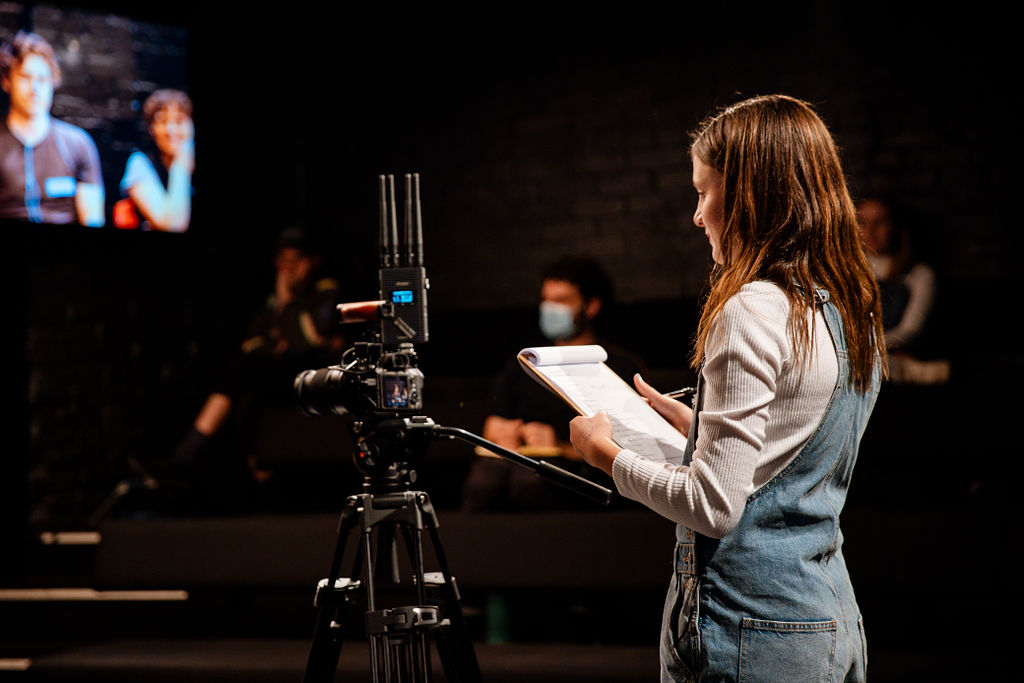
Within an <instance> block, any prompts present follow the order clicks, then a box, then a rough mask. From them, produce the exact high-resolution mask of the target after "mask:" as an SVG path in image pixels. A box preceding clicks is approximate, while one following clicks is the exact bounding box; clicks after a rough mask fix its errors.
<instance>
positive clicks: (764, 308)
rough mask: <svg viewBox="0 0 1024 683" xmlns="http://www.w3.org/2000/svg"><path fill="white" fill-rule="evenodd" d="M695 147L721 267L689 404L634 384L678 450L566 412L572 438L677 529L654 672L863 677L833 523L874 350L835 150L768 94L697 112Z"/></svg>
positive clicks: (873, 298)
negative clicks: (636, 446)
mask: <svg viewBox="0 0 1024 683" xmlns="http://www.w3.org/2000/svg"><path fill="white" fill-rule="evenodd" d="M690 153H691V160H692V163H693V184H694V187H695V188H696V190H697V197H698V199H697V209H696V211H695V213H694V216H693V222H694V224H696V226H697V227H698V229H701V230H703V232H704V234H705V236H706V237H707V239H708V242H709V243H710V246H711V253H712V259H713V261H714V264H715V265H714V267H713V271H712V279H711V287H710V291H709V294H708V298H707V300H706V303H705V304H704V308H703V311H702V314H701V319H700V323H699V325H698V329H697V335H696V339H695V344H694V349H693V356H692V364H693V367H694V369H695V370H696V371H698V373H699V383H698V391H697V395H696V397H695V399H694V404H693V406H692V408H691V407H690V406H688V405H684V404H682V403H679V402H677V401H675V400H672V399H670V398H669V397H667V396H664V395H662V394H661V393H659V392H658V391H656V390H655V389H653V388H652V387H651V386H649V385H648V384H646V383H645V382H644V381H643V380H642V378H639V377H637V378H636V386H637V390H638V391H639V392H640V394H641V395H643V396H644V397H646V398H647V399H648V400H649V401H650V403H651V405H652V406H653V407H654V408H655V409H656V410H657V411H658V412H659V413H661V415H662V416H664V417H665V418H666V419H667V420H668V421H669V422H670V423H671V424H672V425H674V426H675V427H676V428H677V429H679V430H680V431H682V432H683V433H684V434H687V435H688V443H687V449H686V452H685V454H684V456H683V458H682V462H680V463H663V462H655V461H653V460H650V459H647V458H645V457H644V454H643V453H634V452H632V451H630V450H628V449H623V448H620V447H619V446H618V445H617V444H616V443H615V441H614V440H613V439H614V433H613V429H612V426H611V423H610V421H609V420H608V417H607V416H606V415H604V414H598V415H597V416H595V417H592V418H586V417H578V418H575V419H574V420H573V421H572V422H571V423H570V429H571V438H572V443H573V445H574V446H576V448H577V449H578V450H579V451H580V453H581V454H582V455H583V457H584V458H585V459H586V460H587V462H589V463H591V464H592V465H594V466H596V467H599V468H601V469H603V470H604V471H605V472H607V473H609V474H611V475H612V477H613V478H614V480H615V485H616V487H617V488H618V490H619V492H620V493H621V494H622V495H624V496H626V497H627V498H631V499H633V500H636V501H639V502H641V503H643V504H644V505H646V506H647V507H649V508H651V509H652V510H654V511H656V512H658V513H659V514H661V515H663V516H665V517H667V518H669V519H671V520H672V521H674V522H676V523H677V524H678V526H677V530H676V540H677V545H676V548H675V557H674V560H675V571H674V572H673V574H672V580H671V586H670V588H669V592H668V596H667V598H666V604H665V612H664V620H663V624H662V640H661V663H662V680H663V681H696V680H713V681H737V680H741V681H812V680H813V681H826V680H829V681H863V680H864V678H865V666H866V655H865V652H866V649H865V640H864V633H863V629H862V624H861V620H860V610H859V608H858V606H857V601H856V598H855V597H854V591H853V587H852V585H851V582H850V577H849V574H848V572H847V569H846V563H845V561H844V559H843V552H842V544H843V535H842V532H841V531H840V529H839V515H840V512H841V511H842V509H843V504H844V502H845V500H846V492H847V490H848V487H849V485H850V480H851V476H852V474H853V468H854V463H855V462H856V459H857V452H858V449H859V445H860V439H861V435H862V434H863V431H864V428H865V426H866V424H867V420H868V416H869V415H870V413H871V410H872V408H873V406H874V402H875V397H876V396H877V393H878V387H879V381H880V379H879V377H880V371H881V367H882V363H883V362H884V361H883V359H884V355H885V346H884V339H883V333H882V312H881V306H880V297H879V293H878V288H877V286H876V284H875V280H874V277H873V275H872V272H871V270H870V268H869V267H868V263H867V260H866V258H865V255H864V252H863V248H862V245H861V239H860V235H859V230H858V224H857V216H856V213H855V210H854V206H853V202H852V200H851V199H850V195H849V192H848V190H847V186H846V182H845V178H844V175H843V171H842V168H841V166H840V162H839V156H838V154H837V151H836V147H835V144H834V143H833V140H832V137H831V134H830V133H829V132H828V129H827V128H826V127H825V124H824V123H823V122H822V121H821V119H820V118H819V117H818V115H817V114H816V113H815V112H814V111H813V109H812V108H811V106H810V105H808V104H807V103H805V102H802V101H800V100H797V99H794V98H791V97H786V96H781V95H776V96H766V97H755V98H752V99H748V100H744V101H742V102H739V103H737V104H735V105H733V106H731V107H728V108H726V109H724V110H722V111H721V112H718V113H716V114H715V115H714V116H712V117H709V118H708V119H707V120H706V121H705V122H704V123H703V125H702V126H701V127H699V128H698V130H697V132H696V133H695V136H694V140H693V143H692V144H691V147H690Z"/></svg>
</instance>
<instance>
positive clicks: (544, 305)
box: [462, 257, 644, 512]
mask: <svg viewBox="0 0 1024 683" xmlns="http://www.w3.org/2000/svg"><path fill="white" fill-rule="evenodd" d="M612 295H613V292H612V283H611V280H610V278H609V277H608V275H607V273H605V271H604V270H603V269H602V268H601V266H600V265H599V264H598V263H597V262H596V261H594V260H593V259H591V258H589V257H565V258H562V259H560V260H558V261H556V262H554V263H552V264H550V265H549V266H548V267H547V268H545V269H544V271H543V273H542V280H541V287H540V299H541V300H540V305H539V326H540V331H541V333H542V334H543V336H544V338H545V339H546V341H547V343H548V344H552V345H555V346H561V345H583V344H599V345H601V346H603V347H604V348H605V350H606V351H607V352H608V361H607V364H608V366H609V367H610V368H611V369H612V370H614V371H615V372H616V373H618V374H619V375H620V376H621V377H623V378H624V379H625V380H626V381H629V378H630V377H632V376H633V375H634V374H635V373H637V372H639V371H641V370H642V369H643V367H644V366H643V361H642V360H641V359H640V358H639V357H638V356H637V355H635V354H633V353H632V352H629V351H627V350H625V349H622V348H620V347H618V346H616V345H614V344H610V343H608V342H606V341H603V340H602V339H601V338H600V336H599V335H598V331H597V325H598V320H599V317H600V315H601V313H602V312H603V311H604V310H605V309H606V308H607V307H608V306H610V305H611V302H612ZM489 410H490V414H489V415H488V416H487V418H486V419H485V420H484V426H483V437H484V438H485V439H487V440H488V441H491V442H493V443H495V444H497V445H499V446H502V447H504V448H507V449H509V450H514V451H519V452H522V453H523V454H524V455H527V456H529V457H544V458H552V464H555V465H557V466H559V467H561V468H562V469H566V470H569V471H571V472H574V473H575V474H578V475H580V476H583V477H586V478H589V479H597V480H599V481H600V483H602V484H608V483H610V482H607V481H604V475H603V474H602V473H601V472H599V471H597V470H595V469H594V468H592V467H590V466H589V465H587V464H586V463H584V462H583V461H582V460H581V459H580V457H579V455H578V454H577V453H576V451H575V449H573V448H572V445H571V444H570V443H569V432H568V428H567V427H568V422H569V420H570V419H571V418H572V416H573V415H574V413H573V411H572V409H571V408H569V407H568V406H566V405H565V403H564V402H563V401H562V400H561V399H560V398H559V397H558V396H556V395H555V394H553V393H552V392H550V391H547V390H546V389H544V388H543V387H541V386H540V385H539V384H538V383H537V382H536V381H535V380H533V379H531V378H530V377H529V376H528V375H527V374H526V373H525V372H523V369H522V368H521V367H519V364H518V362H516V361H515V359H514V358H513V359H511V360H510V361H509V362H508V363H507V364H506V365H505V367H504V369H503V371H502V373H501V374H500V375H499V377H498V378H497V380H496V383H495V386H494V391H493V393H492V397H491V405H490V408H489ZM478 455H479V456H480V457H478V458H476V459H475V460H474V462H473V463H472V465H471V467H470V471H469V473H468V475H467V478H466V482H465V484H464V487H463V496H462V507H463V509H465V510H468V511H477V512H479V511H498V510H506V511H507V510H540V509H559V508H568V507H575V506H577V505H580V504H581V500H578V499H577V498H578V497H577V496H576V495H575V494H573V493H572V492H569V491H566V490H564V489H563V488H561V487H560V486H558V485H556V484H552V483H550V482H548V481H546V480H545V479H543V478H542V477H539V476H538V475H536V474H535V473H533V472H532V471H529V470H527V469H526V468H523V467H519V466H517V465H514V464H512V463H509V462H506V461H504V460H503V459H501V458H500V457H499V456H495V455H493V454H489V453H485V452H483V451H478ZM582 504H587V503H586V502H585V501H584V502H582Z"/></svg>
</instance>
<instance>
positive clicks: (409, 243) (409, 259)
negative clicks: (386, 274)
mask: <svg viewBox="0 0 1024 683" xmlns="http://www.w3.org/2000/svg"><path fill="white" fill-rule="evenodd" d="M412 236H413V213H412V175H411V174H409V173H406V174H405V248H406V249H407V250H408V251H407V254H406V261H405V265H407V266H414V265H416V262H415V258H414V253H415V251H414V250H415V248H416V245H415V243H414V242H413V237H412Z"/></svg>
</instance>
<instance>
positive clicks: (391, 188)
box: [388, 173, 401, 268]
mask: <svg viewBox="0 0 1024 683" xmlns="http://www.w3.org/2000/svg"><path fill="white" fill-rule="evenodd" d="M388 212H389V213H388V218H389V226H388V229H389V230H390V231H391V257H392V258H391V265H393V266H395V267H396V268H397V267H398V266H399V265H401V264H400V263H399V256H398V253H399V252H398V249H399V246H398V217H397V215H396V214H397V213H398V212H397V211H396V209H395V176H393V175H391V174H390V173H389V174H388Z"/></svg>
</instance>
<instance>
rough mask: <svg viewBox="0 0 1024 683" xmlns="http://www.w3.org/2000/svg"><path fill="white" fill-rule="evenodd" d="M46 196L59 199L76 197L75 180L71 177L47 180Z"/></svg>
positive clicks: (56, 177)
mask: <svg viewBox="0 0 1024 683" xmlns="http://www.w3.org/2000/svg"><path fill="white" fill-rule="evenodd" d="M46 196H47V197H53V198H55V199H59V198H62V197H74V196H75V179H74V178H72V177H71V176H69V175H64V176H54V177H52V178H47V179H46Z"/></svg>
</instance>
